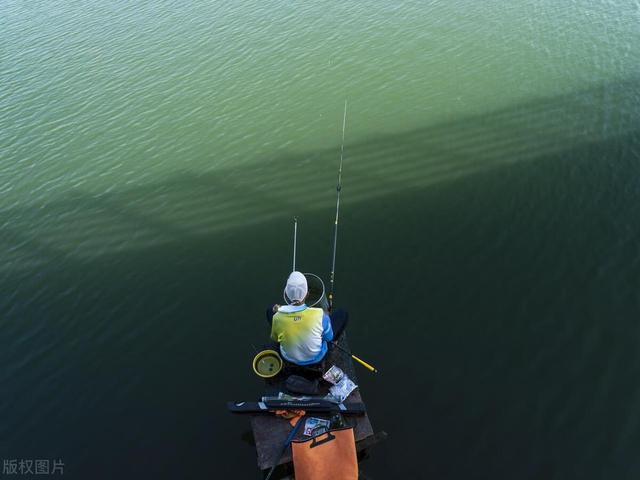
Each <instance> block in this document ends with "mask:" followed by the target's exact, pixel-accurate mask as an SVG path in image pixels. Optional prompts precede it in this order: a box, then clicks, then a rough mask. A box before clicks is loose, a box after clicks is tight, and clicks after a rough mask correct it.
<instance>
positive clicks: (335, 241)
mask: <svg viewBox="0 0 640 480" xmlns="http://www.w3.org/2000/svg"><path fill="white" fill-rule="evenodd" d="M346 125H347V101H346V100H345V101H344V116H343V117H342V146H341V147H340V168H338V184H337V186H336V191H337V192H338V193H337V199H336V220H335V223H334V226H333V258H332V260H331V277H330V280H329V310H331V308H332V307H333V283H334V280H335V276H336V248H337V246H338V219H339V216H340V191H341V190H342V160H343V158H344V130H345V127H346Z"/></svg>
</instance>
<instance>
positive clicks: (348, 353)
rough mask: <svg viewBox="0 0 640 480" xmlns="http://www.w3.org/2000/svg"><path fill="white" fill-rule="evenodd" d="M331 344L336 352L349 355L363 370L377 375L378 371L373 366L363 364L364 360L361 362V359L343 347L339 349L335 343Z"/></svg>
mask: <svg viewBox="0 0 640 480" xmlns="http://www.w3.org/2000/svg"><path fill="white" fill-rule="evenodd" d="M331 344H332V345H333V346H334V347H336V348H337V349H338V350H342V351H343V352H344V353H346V354H347V355H351V358H353V359H354V360H355V361H356V362H358V363H359V364H360V365H362V366H363V367H364V368H366V369H367V370H369V371H370V372H373V373H378V369H377V368H376V367H374V366H373V365H371V364H370V363H367V362H365V361H364V360H362V359H361V358H358V357H356V356H355V355H354V354H353V353H351V352H350V351H349V350H347V349H346V348H344V347H341V346H340V345H338V343H337V342H331Z"/></svg>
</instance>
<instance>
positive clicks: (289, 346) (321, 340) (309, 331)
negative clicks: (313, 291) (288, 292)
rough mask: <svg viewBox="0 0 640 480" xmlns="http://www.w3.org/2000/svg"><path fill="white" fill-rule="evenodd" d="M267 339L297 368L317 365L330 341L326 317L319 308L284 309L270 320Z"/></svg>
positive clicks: (328, 322) (281, 308) (330, 331)
mask: <svg viewBox="0 0 640 480" xmlns="http://www.w3.org/2000/svg"><path fill="white" fill-rule="evenodd" d="M271 338H272V339H273V340H275V341H277V342H279V343H280V352H281V353H282V356H283V357H284V358H285V359H286V360H288V361H290V362H293V363H296V364H298V365H309V364H312V363H317V362H319V361H320V360H322V358H323V357H324V355H325V354H326V353H327V344H326V342H329V341H331V340H332V339H333V331H332V329H331V322H330V319H329V316H328V315H327V314H325V313H324V311H323V310H322V309H321V308H313V307H307V306H306V305H304V304H303V305H284V306H282V307H280V308H279V309H278V311H277V312H276V314H275V315H274V316H273V323H272V326H271Z"/></svg>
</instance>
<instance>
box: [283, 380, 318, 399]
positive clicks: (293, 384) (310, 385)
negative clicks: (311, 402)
mask: <svg viewBox="0 0 640 480" xmlns="http://www.w3.org/2000/svg"><path fill="white" fill-rule="evenodd" d="M319 383H320V379H318V378H316V379H315V380H308V379H306V378H304V377H301V376H299V375H290V376H289V377H287V380H286V381H285V382H284V386H285V388H286V389H287V390H289V391H290V392H293V393H304V394H305V395H317V393H318V384H319Z"/></svg>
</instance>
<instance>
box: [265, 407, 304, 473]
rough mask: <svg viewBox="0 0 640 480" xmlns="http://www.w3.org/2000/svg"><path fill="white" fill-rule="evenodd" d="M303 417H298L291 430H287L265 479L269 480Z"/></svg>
mask: <svg viewBox="0 0 640 480" xmlns="http://www.w3.org/2000/svg"><path fill="white" fill-rule="evenodd" d="M303 419H304V416H302V417H300V418H299V419H298V421H297V422H296V424H295V425H294V426H293V427H292V428H291V431H290V432H289V435H288V436H287V439H286V440H285V442H284V445H283V447H282V451H281V452H280V455H278V460H276V463H274V465H273V467H271V470H269V475H267V478H265V480H269V479H270V478H271V475H273V471H274V470H275V469H276V467H277V466H278V463H280V459H282V457H283V456H284V453H285V452H286V451H287V447H288V446H289V444H290V443H291V440H293V436H294V435H295V434H296V432H297V431H298V428H300V425H302V420H303Z"/></svg>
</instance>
